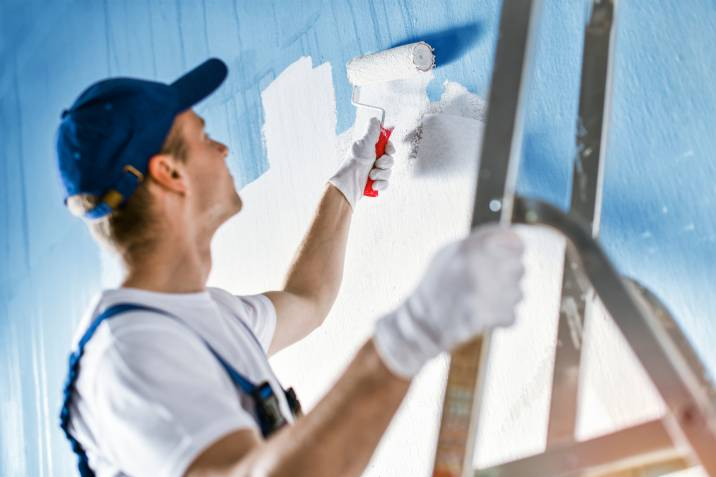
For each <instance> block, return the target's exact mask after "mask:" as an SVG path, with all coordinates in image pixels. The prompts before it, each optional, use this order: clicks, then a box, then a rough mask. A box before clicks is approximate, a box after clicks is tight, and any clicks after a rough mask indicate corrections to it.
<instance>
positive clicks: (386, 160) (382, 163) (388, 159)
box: [373, 153, 395, 169]
mask: <svg viewBox="0 0 716 477" xmlns="http://www.w3.org/2000/svg"><path fill="white" fill-rule="evenodd" d="M394 162H395V160H394V159H393V156H390V155H388V154H387V153H386V154H384V155H382V156H380V159H378V160H377V161H375V164H374V165H373V167H377V168H378V169H390V168H391V167H393V163H394Z"/></svg>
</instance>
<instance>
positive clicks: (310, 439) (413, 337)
mask: <svg viewBox="0 0 716 477" xmlns="http://www.w3.org/2000/svg"><path fill="white" fill-rule="evenodd" d="M226 74H227V70H226V67H225V65H224V64H223V63H222V62H221V61H219V60H215V59H213V60H209V61H207V62H205V63H203V64H202V65H200V66H198V67H197V68H195V69H194V70H192V71H190V72H189V73H187V74H186V75H184V76H183V77H181V78H180V79H179V80H177V81H176V82H174V83H172V84H171V85H165V84H162V83H156V82H148V81H142V80H136V79H127V78H123V79H122V78H117V79H110V80H105V81H102V82H99V83H96V84H95V85H93V86H91V87H90V88H88V89H87V90H86V91H85V92H84V93H83V94H82V95H81V96H80V97H79V98H78V99H77V101H76V102H75V103H74V104H73V105H72V107H71V108H70V109H69V110H67V111H65V112H64V113H63V120H62V123H61V125H60V128H59V133H58V160H59V169H60V172H61V176H62V180H63V184H64V187H65V193H66V202H67V205H68V207H69V208H70V209H71V210H72V211H73V212H74V213H75V214H78V215H82V216H84V217H85V218H86V219H87V220H88V222H89V225H90V228H91V230H92V232H93V233H94V234H95V236H97V237H98V238H99V239H100V240H101V241H102V242H103V243H104V244H105V245H108V246H109V247H110V248H111V249H112V250H114V251H115V252H116V253H117V254H118V255H119V256H120V258H121V259H122V262H123V263H124V266H125V268H126V276H125V278H124V281H123V283H122V286H121V287H120V288H118V289H114V290H106V291H104V292H103V293H102V294H101V295H100V296H99V297H98V299H97V300H96V301H95V302H94V303H93V304H92V305H91V307H90V309H89V311H88V314H87V315H86V316H85V319H84V320H83V321H82V322H81V323H80V325H79V327H78V330H77V337H76V341H75V346H74V353H73V355H72V357H71V366H70V373H69V376H68V381H67V385H66V389H65V396H66V400H65V407H64V409H63V412H62V416H61V418H62V419H61V420H62V423H63V426H64V428H65V430H66V433H67V436H68V438H70V440H71V442H72V445H73V448H74V450H75V451H76V452H77V453H78V455H79V456H80V468H81V470H82V472H83V473H84V474H85V475H91V472H92V471H94V472H95V473H97V474H98V475H106V476H109V475H112V476H115V475H134V476H143V475H148V476H165V475H166V476H179V475H187V476H206V475H212V476H229V475H231V476H243V475H247V476H248V475H251V476H254V475H261V476H264V475H271V476H274V475H292V476H303V475H311V476H332V477H333V476H346V475H359V474H360V473H361V472H362V471H363V470H364V468H365V466H366V465H367V463H368V461H369V459H370V456H371V454H372V453H373V451H374V450H375V448H376V446H377V444H378V442H379V440H380V438H381V436H382V435H383V433H384V431H385V429H386V428H387V426H388V424H389V423H390V420H391V418H392V416H393V415H394V413H395V412H396V410H397V409H398V407H399V405H400V403H401V401H402V399H403V397H404V396H405V394H406V392H407V390H408V387H409V386H410V381H411V378H412V377H413V376H415V374H416V373H417V372H418V371H419V370H420V368H421V367H422V365H423V364H424V363H425V362H427V361H428V360H429V359H431V358H432V357H434V356H436V355H437V354H439V353H441V352H444V351H449V350H451V349H453V348H454V347H455V346H457V345H458V344H460V343H462V342H464V341H467V340H468V339H470V338H472V337H473V336H475V335H477V334H479V333H480V332H483V331H485V330H486V329H488V328H490V327H493V326H498V325H508V324H511V323H512V322H513V321H514V307H515V305H516V304H517V303H518V302H519V300H520V299H521V294H520V290H519V281H520V279H521V276H522V274H523V269H522V264H521V254H522V244H521V241H520V240H519V238H518V237H517V235H516V234H515V233H514V232H513V231H511V230H509V229H507V228H501V227H488V228H483V229H480V230H477V231H475V232H473V233H472V234H471V235H470V236H469V237H467V238H466V239H464V240H461V241H458V242H455V243H452V244H449V245H447V246H446V247H444V248H443V249H442V250H441V251H440V252H439V253H438V254H437V255H436V256H435V258H434V259H433V260H432V262H431V263H430V265H429V267H428V269H427V271H426V274H425V277H424V278H423V279H422V281H421V282H420V284H419V285H418V287H417V288H416V289H415V291H414V292H413V293H412V294H411V295H410V296H409V297H408V298H407V299H406V300H405V301H404V303H403V304H402V305H401V306H399V307H398V308H397V309H396V310H394V311H392V312H391V313H388V314H386V315H385V316H384V317H382V318H381V319H380V320H378V322H377V324H376V327H375V332H374V335H373V337H372V339H370V340H368V341H367V342H366V343H365V344H364V345H363V346H362V348H361V349H360V351H359V352H358V354H357V355H356V356H355V358H354V359H353V361H352V362H351V364H350V365H349V366H348V368H347V369H346V371H345V372H344V373H343V375H342V376H341V377H340V379H339V380H338V382H337V383H336V384H335V386H334V387H333V388H332V389H331V390H330V391H329V392H328V394H327V395H326V396H325V397H324V398H323V400H322V401H321V402H319V403H318V404H317V405H316V406H315V408H314V409H313V410H311V412H309V413H308V414H306V415H305V416H302V417H297V416H293V414H294V411H295V408H296V406H295V402H293V396H292V395H291V393H285V392H284V391H283V389H282V388H281V386H280V384H279V383H278V381H277V380H276V378H275V376H274V375H273V372H272V371H271V368H270V366H269V363H268V358H267V356H268V355H270V354H273V353H275V352H277V351H280V350H281V349H283V348H285V347H287V346H289V345H291V344H293V343H295V342H297V341H299V340H300V339H302V338H303V337H305V336H306V335H308V334H309V333H310V332H311V331H313V330H314V329H315V328H316V327H318V326H320V324H321V323H322V322H323V320H324V319H325V317H326V315H327V314H328V312H329V310H330V308H331V306H332V304H333V302H334V300H335V298H336V295H337V293H338V289H339V286H340V282H341V276H342V271H343V262H344V257H345V247H346V240H347V236H348V229H349V224H350V219H351V215H352V213H353V210H354V208H355V207H356V206H357V203H358V200H359V199H360V197H361V195H362V194H363V186H364V184H365V183H366V180H367V178H368V176H369V175H370V177H371V178H373V179H375V183H374V188H376V189H379V190H380V189H384V188H385V187H387V185H388V179H389V176H390V168H391V166H392V163H393V159H392V158H391V157H390V155H385V156H383V157H381V158H379V159H378V160H377V161H375V143H376V140H377V138H378V130H379V125H378V122H377V121H375V120H374V121H372V122H371V123H370V126H369V128H368V130H367V131H366V133H365V134H364V135H363V137H362V138H361V139H359V140H358V141H356V142H355V143H354V144H353V145H352V147H351V148H350V150H349V151H348V156H347V158H346V160H345V161H344V162H343V163H342V165H341V167H340V168H339V170H338V172H337V173H336V174H335V175H334V176H333V177H332V178H331V179H330V180H329V184H327V186H326V190H325V193H324V195H323V197H322V199H321V201H320V204H319V206H318V211H317V213H316V215H315V218H314V219H313V223H312V225H311V227H310V229H309V231H308V233H307V236H306V237H305V239H304V241H303V243H302V244H301V246H300V247H299V250H298V253H297V256H296V258H295V261H294V263H293V264H292V266H291V268H290V270H289V272H288V276H287V279H286V282H285V286H284V287H283V289H282V290H278V291H269V292H266V293H264V294H260V295H253V296H234V295H232V294H230V293H228V292H226V291H224V290H221V289H218V288H207V287H206V280H207V277H208V275H209V271H210V269H211V263H212V262H211V261H212V256H211V249H210V243H211V239H212V237H213V235H214V233H215V231H216V230H217V229H218V228H219V227H220V226H221V225H222V224H223V223H224V222H225V221H227V220H228V219H229V218H230V217H232V216H234V215H235V214H237V213H238V212H239V211H240V210H241V199H240V197H239V195H238V194H237V192H236V191H235V189H234V185H233V180H232V178H231V176H230V174H229V172H228V169H227V166H226V162H225V160H226V157H227V155H228V149H227V148H226V146H224V145H223V144H221V143H219V142H217V141H215V140H213V139H211V138H210V137H209V136H208V135H207V134H206V133H205V131H204V121H203V119H201V118H200V117H199V116H198V115H197V114H196V113H194V112H193V111H192V109H191V108H192V106H194V105H195V104H196V103H198V102H199V101H201V100H202V99H203V98H205V97H206V96H208V95H209V94H211V93H212V92H213V91H214V90H215V89H216V88H217V87H218V86H219V85H220V84H221V83H222V81H223V80H224V78H225V77H226ZM390 151H392V146H391V147H389V148H388V152H390ZM262 383H265V384H262ZM286 423H289V425H284V424H286Z"/></svg>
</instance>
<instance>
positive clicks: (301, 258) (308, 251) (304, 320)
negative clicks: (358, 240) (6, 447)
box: [265, 184, 353, 354]
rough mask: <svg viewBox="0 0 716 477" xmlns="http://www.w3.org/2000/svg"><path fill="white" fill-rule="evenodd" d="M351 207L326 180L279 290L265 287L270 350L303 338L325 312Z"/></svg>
mask: <svg viewBox="0 0 716 477" xmlns="http://www.w3.org/2000/svg"><path fill="white" fill-rule="evenodd" d="M352 212H353V209H351V206H350V204H349V203H348V201H347V200H346V199H345V197H344V196H343V194H341V193H340V191H338V189H336V188H335V187H334V186H333V185H330V184H329V185H328V186H327V187H326V191H325V193H324V194H323V197H322V198H321V202H320V204H319V206H318V210H317V211H316V215H315V217H314V219H313V222H312V224H311V227H310V228H309V230H308V233H307V234H306V237H305V238H304V239H303V242H301V245H300V246H299V248H298V251H297V252H296V256H295V258H294V261H293V263H292V264H291V267H290V269H289V272H288V275H287V277H286V282H285V284H284V287H283V290H281V291H270V292H266V293H265V295H266V296H267V297H268V298H269V299H270V300H271V302H272V303H273V305H274V308H275V309H276V318H277V322H276V331H275V333H274V336H273V340H272V342H271V347H270V348H269V354H273V353H276V352H277V351H280V350H281V349H283V348H285V347H287V346H289V345H291V344H293V343H295V342H296V341H299V340H300V339H302V338H304V337H305V336H306V335H308V334H309V333H310V332H311V331H313V330H314V329H315V328H317V327H318V326H320V325H321V324H322V323H323V321H324V320H325V318H326V316H327V315H328V312H329V311H330V309H331V307H332V306H333V302H334V301H335V300H336V296H337V295H338V290H339V289H340V286H341V280H342V279H343V264H344V260H345V255H346V242H347V240H348V230H349V228H350V221H351V216H352Z"/></svg>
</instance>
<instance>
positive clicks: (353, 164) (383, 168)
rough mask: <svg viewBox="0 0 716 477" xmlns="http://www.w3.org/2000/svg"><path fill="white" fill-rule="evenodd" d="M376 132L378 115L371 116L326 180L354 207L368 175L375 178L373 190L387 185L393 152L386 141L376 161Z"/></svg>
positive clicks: (378, 125) (377, 132) (378, 131)
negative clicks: (363, 131)
mask: <svg viewBox="0 0 716 477" xmlns="http://www.w3.org/2000/svg"><path fill="white" fill-rule="evenodd" d="M379 133H380V121H379V120H378V118H371V119H370V122H369V123H368V129H367V130H366V132H365V133H364V134H363V137H361V138H360V139H358V140H357V141H356V142H354V143H353V144H352V145H351V147H350V149H349V150H348V154H347V157H346V158H345V160H344V161H343V163H342V164H341V167H340V168H339V169H338V172H336V173H335V175H334V176H333V177H331V178H330V179H329V180H328V182H330V183H331V184H333V185H334V186H336V188H337V189H338V190H339V191H341V193H342V194H343V195H344V196H345V198H346V200H348V203H349V204H351V207H352V208H353V209H355V208H356V204H357V203H358V199H360V198H361V197H362V196H363V190H364V189H365V184H366V182H368V175H369V174H370V178H371V179H373V180H374V181H375V182H373V189H374V190H377V191H380V190H385V189H386V188H387V187H388V179H390V172H391V171H390V169H391V167H393V157H392V156H391V154H393V153H394V152H395V148H394V147H393V144H391V142H390V141H388V144H387V146H386V147H385V154H384V155H383V156H381V157H380V158H379V159H378V160H377V161H376V159H375V143H377V142H378V135H379Z"/></svg>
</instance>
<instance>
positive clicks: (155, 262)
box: [122, 235, 211, 293]
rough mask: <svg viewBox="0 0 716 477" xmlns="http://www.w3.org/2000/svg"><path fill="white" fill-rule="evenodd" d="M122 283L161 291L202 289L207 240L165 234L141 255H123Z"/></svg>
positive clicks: (207, 257) (208, 260) (208, 251)
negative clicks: (124, 275) (123, 277)
mask: <svg viewBox="0 0 716 477" xmlns="http://www.w3.org/2000/svg"><path fill="white" fill-rule="evenodd" d="M125 267H126V270H127V274H126V277H125V280H124V282H123V283H122V286H123V287H129V288H139V289H142V290H149V291H156V292H163V293H192V292H200V291H204V290H205V289H206V281H207V279H208V277H209V271H210V270H211V247H210V240H196V241H193V240H188V239H187V236H186V235H180V236H173V237H172V236H166V237H163V239H162V240H161V241H160V242H157V243H156V244H155V246H153V247H152V250H151V251H148V252H147V253H144V254H142V257H135V258H126V259H125Z"/></svg>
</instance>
